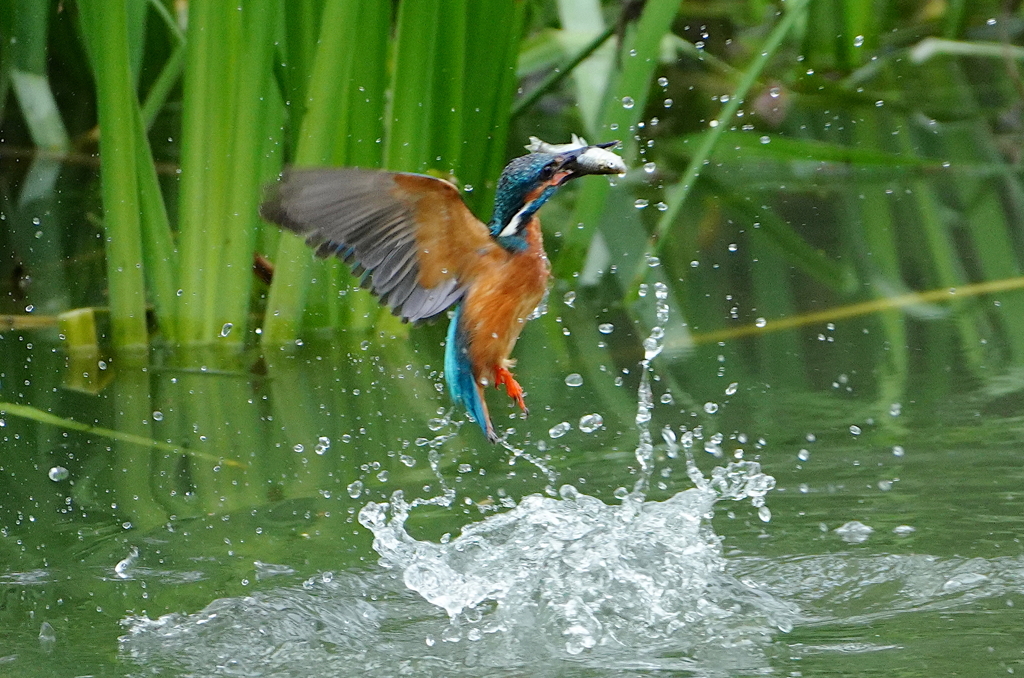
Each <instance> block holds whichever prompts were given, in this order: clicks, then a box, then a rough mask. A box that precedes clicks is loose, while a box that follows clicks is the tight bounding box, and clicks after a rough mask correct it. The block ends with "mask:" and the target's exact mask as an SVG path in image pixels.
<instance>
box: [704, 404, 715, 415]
mask: <svg viewBox="0 0 1024 678" xmlns="http://www.w3.org/2000/svg"><path fill="white" fill-rule="evenodd" d="M704 411H705V412H707V413H708V414H714V413H715V412H717V411H718V403H712V402H707V403H704Z"/></svg>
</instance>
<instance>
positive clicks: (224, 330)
mask: <svg viewBox="0 0 1024 678" xmlns="http://www.w3.org/2000/svg"><path fill="white" fill-rule="evenodd" d="M233 327H234V325H233V324H231V323H224V325H223V326H222V327H221V328H220V336H222V337H226V336H228V335H229V334H231V328H233Z"/></svg>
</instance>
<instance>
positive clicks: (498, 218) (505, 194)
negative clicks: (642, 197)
mask: <svg viewBox="0 0 1024 678" xmlns="http://www.w3.org/2000/svg"><path fill="white" fill-rule="evenodd" d="M617 143H618V142H617V141H611V142H608V143H604V144H596V145H593V146H587V145H585V144H584V145H581V146H577V147H568V148H567V146H571V145H569V144H566V145H562V146H555V145H552V144H547V143H545V142H538V144H539V146H540V147H539V149H538V151H537V152H534V153H530V154H529V155H524V156H521V157H519V158H515V159H514V160H512V162H510V163H509V164H508V165H506V167H505V169H504V171H502V173H501V178H500V179H499V180H498V191H497V193H496V194H495V197H494V216H493V217H492V218H491V222H490V224H489V226H490V229H491V235H492V236H494V238H495V239H497V240H498V242H499V243H501V244H502V245H503V246H504V247H506V248H507V249H522V248H524V247H525V246H526V241H525V239H524V238H523V231H524V230H525V229H526V226H527V225H528V224H529V223H530V220H531V219H532V218H533V215H534V214H535V213H536V212H537V210H539V209H540V207H541V205H543V204H544V203H545V202H546V201H547V200H548V198H550V197H551V196H552V195H553V194H554V192H555V190H557V189H558V187H559V186H561V185H562V184H564V183H566V182H567V181H570V180H572V179H575V178H576V177H581V176H584V175H587V174H622V173H623V172H625V171H626V166H625V164H624V163H623V162H622V159H621V158H619V156H617V155H615V154H614V153H612V152H611V151H608V150H606V149H608V148H609V147H611V146H614V145H615V144H617Z"/></svg>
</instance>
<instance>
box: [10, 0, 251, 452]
mask: <svg viewBox="0 0 1024 678" xmlns="http://www.w3.org/2000/svg"><path fill="white" fill-rule="evenodd" d="M87 1H88V0H87ZM126 63H127V62H126ZM0 414H6V415H10V416H14V417H21V418H23V419H30V420H32V421H37V422H39V423H41V424H49V425H51V426H57V427H59V428H64V429H68V430H69V431H81V432H82V433H88V434H90V435H95V436H100V437H102V438H109V439H111V440H119V441H121V442H126V443H134V444H136V445H141V446H143V447H151V448H153V449H156V450H163V451H164V452H172V453H174V454H184V455H187V456H190V457H196V458H197V459H206V460H207V461H213V462H218V463H223V464H227V465H229V466H235V467H238V468H245V464H243V463H241V462H238V461H235V460H234V459H222V458H220V457H218V456H216V455H213V454H207V453H205V452H199V451H196V450H190V449H188V448H184V447H177V446H175V445H171V444H169V443H163V442H160V441H159V440H153V439H152V438H147V437H145V436H140V435H136V434H134V433H126V432H125V431H115V430H114V429H109V428H103V427H102V426H92V425H90V424H83V423H81V422H78V421H75V420H74V419H67V418H65V417H59V416H57V415H56V414H51V413H49V412H45V411H43V410H40V409H37V408H35V407H31V406H29V405H19V404H17V403H8V402H0Z"/></svg>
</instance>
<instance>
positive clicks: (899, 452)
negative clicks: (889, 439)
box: [892, 445, 906, 457]
mask: <svg viewBox="0 0 1024 678" xmlns="http://www.w3.org/2000/svg"><path fill="white" fill-rule="evenodd" d="M904 454H906V452H904V450H903V446H902V445H894V446H893V448H892V455H893V456H894V457H902V456H903V455H904Z"/></svg>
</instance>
